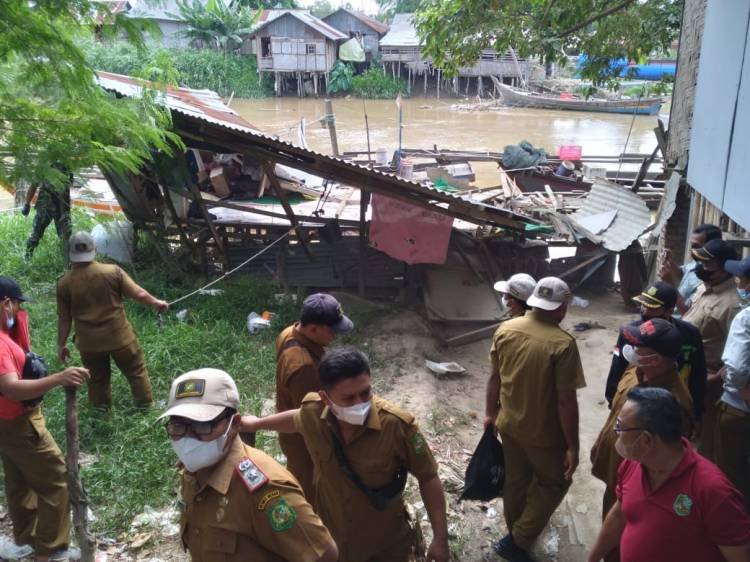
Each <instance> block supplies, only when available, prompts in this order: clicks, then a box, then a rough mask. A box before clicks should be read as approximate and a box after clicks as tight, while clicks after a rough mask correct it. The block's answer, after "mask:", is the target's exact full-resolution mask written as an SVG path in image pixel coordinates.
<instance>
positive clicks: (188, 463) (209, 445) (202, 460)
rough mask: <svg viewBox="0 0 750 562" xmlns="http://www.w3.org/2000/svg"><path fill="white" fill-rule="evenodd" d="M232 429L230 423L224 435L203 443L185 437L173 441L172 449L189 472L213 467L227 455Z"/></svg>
mask: <svg viewBox="0 0 750 562" xmlns="http://www.w3.org/2000/svg"><path fill="white" fill-rule="evenodd" d="M231 427H232V424H231V422H230V423H229V425H228V426H227V430H226V431H225V432H224V434H223V435H220V436H219V437H217V438H216V439H214V440H213V441H201V440H200V439H195V438H193V437H183V438H182V439H178V440H177V441H174V440H172V449H174V452H175V453H176V454H177V457H178V458H179V459H180V461H182V464H184V465H185V468H187V469H188V472H196V471H198V470H200V469H201V468H206V467H207V466H213V465H215V464H216V463H217V462H219V461H220V460H221V459H222V458H224V455H226V453H227V452H226V451H225V450H224V447H225V445H226V443H227V436H228V435H229V429H230V428H231Z"/></svg>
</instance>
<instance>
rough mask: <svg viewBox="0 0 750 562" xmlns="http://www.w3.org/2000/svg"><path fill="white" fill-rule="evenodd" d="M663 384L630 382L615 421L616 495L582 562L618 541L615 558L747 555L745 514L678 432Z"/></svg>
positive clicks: (734, 559) (729, 560) (739, 559)
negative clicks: (640, 385)
mask: <svg viewBox="0 0 750 562" xmlns="http://www.w3.org/2000/svg"><path fill="white" fill-rule="evenodd" d="M682 409H683V408H681V407H680V405H679V404H678V402H677V400H676V399H675V397H674V396H673V395H672V393H670V392H669V391H668V390H665V389H663V388H634V389H633V390H631V391H630V392H629V393H628V395H627V401H626V402H625V404H624V405H623V407H622V410H621V411H620V415H619V417H618V419H617V422H616V426H615V429H614V431H615V434H616V435H617V440H616V442H615V443H616V444H615V446H616V447H617V451H618V453H619V454H620V455H621V456H622V457H623V458H624V459H625V460H624V461H623V462H622V463H621V464H620V468H619V470H618V475H617V501H616V503H615V505H614V506H613V507H612V509H611V510H610V511H609V513H608V514H607V517H606V519H605V520H604V524H603V525H602V529H601V531H600V532H599V537H598V538H597V541H596V543H595V544H594V547H593V548H592V550H591V553H590V554H589V557H588V562H599V561H600V560H602V559H603V558H604V557H605V556H606V555H607V554H608V553H610V552H612V551H613V550H614V549H615V548H617V547H618V545H619V547H620V559H621V560H622V562H641V561H649V562H650V561H652V560H653V561H657V560H659V561H662V560H665V561H666V560H685V561H687V560H691V561H692V560H695V561H698V560H700V561H701V562H747V560H750V517H748V514H747V513H745V510H744V508H743V505H742V497H741V496H740V494H739V492H738V491H737V490H736V489H735V488H734V487H733V486H732V484H731V483H730V482H729V481H728V480H727V478H726V477H725V476H724V475H723V474H722V472H721V471H720V470H719V469H718V467H716V466H715V465H713V464H712V463H711V462H710V461H708V460H706V459H705V458H704V457H702V456H701V455H699V454H697V453H696V452H695V450H694V449H693V447H692V445H691V444H690V442H689V441H688V440H687V439H685V438H684V437H683V436H682V429H683V412H682Z"/></svg>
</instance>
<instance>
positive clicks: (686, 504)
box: [672, 494, 693, 517]
mask: <svg viewBox="0 0 750 562" xmlns="http://www.w3.org/2000/svg"><path fill="white" fill-rule="evenodd" d="M672 508H673V509H674V512H675V513H676V514H677V515H679V516H680V517H687V516H688V515H690V512H691V511H692V509H693V500H691V499H690V497H689V496H688V495H687V494H677V497H676V498H675V499H674V503H673V504H672Z"/></svg>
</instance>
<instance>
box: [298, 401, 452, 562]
mask: <svg viewBox="0 0 750 562" xmlns="http://www.w3.org/2000/svg"><path fill="white" fill-rule="evenodd" d="M294 423H295V425H296V427H297V431H299V432H300V433H301V434H302V435H303V437H304V438H305V444H306V445H307V449H308V450H309V451H310V455H311V456H312V458H313V462H314V463H315V490H316V505H317V507H318V513H320V518H321V519H322V520H323V522H324V523H325V525H326V527H328V529H329V530H330V531H331V534H332V535H333V538H334V539H335V541H336V544H337V545H338V547H339V560H340V562H360V561H366V560H369V559H370V558H373V557H375V556H376V555H377V554H378V553H382V552H384V551H386V550H388V549H389V548H390V547H392V546H393V545H394V544H397V543H399V542H401V541H404V540H408V538H409V525H408V519H407V515H406V511H405V507H404V504H403V500H401V499H398V500H396V501H393V502H392V503H391V504H390V505H389V506H388V507H386V509H385V510H383V511H378V510H376V509H374V508H373V507H372V506H371V505H370V503H369V501H368V499H367V497H366V496H365V494H364V493H363V492H362V491H361V490H360V489H359V488H357V487H356V486H355V484H354V483H353V482H352V481H351V480H350V479H349V478H347V476H346V475H345V474H344V472H343V471H342V469H341V467H340V465H339V462H338V460H337V459H336V455H335V452H334V445H333V436H332V433H333V432H336V435H337V436H338V438H339V440H341V442H342V445H343V448H344V453H345V455H346V458H347V460H348V461H349V464H350V466H351V467H352V469H353V470H354V472H355V473H356V474H357V475H358V476H359V478H360V479H361V480H362V482H363V483H364V484H365V485H366V486H367V487H368V488H371V489H379V488H383V487H385V486H386V485H388V484H390V483H391V482H392V481H393V480H394V479H395V478H396V475H397V473H398V471H399V468H400V467H402V466H403V467H406V469H407V470H408V471H409V472H410V473H411V474H413V475H414V476H415V477H416V478H417V479H418V480H420V481H427V480H430V479H432V478H434V477H435V476H437V464H436V463H435V459H434V458H433V456H432V451H430V448H429V446H428V445H427V442H426V441H425V439H424V437H423V436H422V433H421V432H420V431H419V426H418V425H417V424H416V423H415V421H414V417H413V416H412V415H411V414H409V413H407V412H405V411H403V410H401V409H400V408H398V407H397V406H394V405H393V404H390V403H388V402H386V401H385V400H383V399H382V398H379V397H377V396H375V397H373V401H372V409H371V410H370V414H369V416H368V418H367V421H366V422H365V424H364V425H363V426H362V427H361V428H358V429H357V431H356V433H355V435H354V438H353V439H352V441H351V442H350V443H348V444H344V443H343V440H342V438H341V435H340V433H339V432H338V428H337V427H336V424H335V418H334V416H333V413H332V412H330V410H329V408H328V407H327V406H326V405H325V404H324V403H323V402H322V401H321V400H320V397H319V396H318V394H317V393H314V394H313V393H311V394H308V395H307V396H306V397H305V399H304V400H303V401H302V407H301V408H300V410H299V412H297V414H296V415H295V417H294Z"/></svg>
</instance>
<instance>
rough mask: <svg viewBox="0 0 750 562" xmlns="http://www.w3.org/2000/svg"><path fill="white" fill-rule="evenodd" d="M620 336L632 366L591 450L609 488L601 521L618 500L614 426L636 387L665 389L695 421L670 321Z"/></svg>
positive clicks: (676, 332)
mask: <svg viewBox="0 0 750 562" xmlns="http://www.w3.org/2000/svg"><path fill="white" fill-rule="evenodd" d="M621 334H622V337H623V340H624V341H626V342H628V343H627V344H626V345H624V346H623V347H622V350H621V353H622V355H623V358H624V359H626V360H627V361H628V362H629V363H630V366H629V367H628V368H627V369H626V370H625V372H624V373H623V376H622V378H621V379H620V382H619V384H618V385H617V392H616V393H615V395H614V397H613V399H612V410H611V411H610V413H609V417H608V418H607V421H606V423H605V424H604V427H603V428H602V430H601V432H599V436H598V437H597V438H596V442H595V443H594V446H593V447H592V448H591V464H592V467H591V473H592V474H593V475H594V476H596V477H597V478H598V479H599V480H601V481H602V482H604V483H605V484H606V486H607V488H606V489H605V491H604V498H603V502H602V519H604V518H605V517H606V516H607V514H608V513H609V510H610V509H612V506H613V505H614V504H615V502H616V501H617V496H616V495H615V486H616V485H617V469H618V467H619V466H620V462H621V461H622V457H621V456H620V455H619V453H618V452H617V451H616V450H615V441H617V433H616V432H615V427H616V425H617V419H618V417H619V416H620V410H621V409H622V407H623V405H624V404H625V402H626V400H627V395H628V392H630V391H631V390H632V389H633V388H635V387H637V386H643V387H646V386H648V387H658V388H664V389H666V390H669V391H670V392H671V393H672V394H674V396H675V398H677V401H678V402H679V403H680V406H682V409H683V410H684V415H685V419H686V421H687V420H692V418H693V401H692V399H691V397H690V392H689V390H688V388H687V385H686V384H685V382H684V381H683V379H682V377H681V376H680V373H679V371H678V370H677V364H676V362H675V361H676V358H677V356H678V355H679V354H680V350H681V346H682V342H683V338H682V335H681V334H680V331H679V329H678V328H677V327H675V326H674V325H673V324H672V323H671V322H669V321H668V320H664V319H662V318H652V319H649V320H646V321H645V322H642V323H641V324H638V325H633V324H626V325H625V326H623V327H622V328H621ZM691 429H692V422H691V423H688V424H686V427H685V436H686V437H689V436H690V430H691ZM618 559H619V556H618V555H617V552H616V551H615V552H613V553H610V554H609V555H608V557H607V560H608V561H614V560H618Z"/></svg>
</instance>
